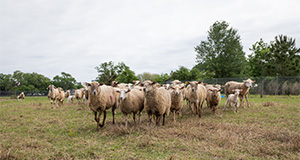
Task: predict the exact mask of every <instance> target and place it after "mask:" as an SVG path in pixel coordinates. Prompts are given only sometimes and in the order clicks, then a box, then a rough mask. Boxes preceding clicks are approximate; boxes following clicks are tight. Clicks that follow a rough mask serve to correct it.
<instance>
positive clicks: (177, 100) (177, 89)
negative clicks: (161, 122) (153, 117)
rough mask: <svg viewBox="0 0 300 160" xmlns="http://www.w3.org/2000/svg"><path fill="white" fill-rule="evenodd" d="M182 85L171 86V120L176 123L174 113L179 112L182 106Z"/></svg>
mask: <svg viewBox="0 0 300 160" xmlns="http://www.w3.org/2000/svg"><path fill="white" fill-rule="evenodd" d="M183 89H184V86H179V85H176V86H174V87H173V86H171V108H170V111H171V112H172V113H173V121H174V123H176V114H179V113H180V111H181V109H182V107H183V93H182V91H183Z"/></svg>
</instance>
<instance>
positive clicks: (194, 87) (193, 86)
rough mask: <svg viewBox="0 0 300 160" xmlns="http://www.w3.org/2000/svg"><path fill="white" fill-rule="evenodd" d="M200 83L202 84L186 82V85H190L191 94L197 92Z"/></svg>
mask: <svg viewBox="0 0 300 160" xmlns="http://www.w3.org/2000/svg"><path fill="white" fill-rule="evenodd" d="M201 83H202V81H199V82H188V84H190V85H191V89H192V92H194V91H195V90H197V88H198V84H201Z"/></svg>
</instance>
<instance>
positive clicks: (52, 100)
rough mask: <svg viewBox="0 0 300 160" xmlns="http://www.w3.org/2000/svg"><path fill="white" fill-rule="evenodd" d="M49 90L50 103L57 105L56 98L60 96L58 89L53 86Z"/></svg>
mask: <svg viewBox="0 0 300 160" xmlns="http://www.w3.org/2000/svg"><path fill="white" fill-rule="evenodd" d="M48 89H49V93H48V98H49V100H50V103H51V104H52V103H53V104H55V101H56V97H57V96H58V94H59V92H58V89H57V88H56V87H55V86H54V85H52V84H51V85H49V86H48Z"/></svg>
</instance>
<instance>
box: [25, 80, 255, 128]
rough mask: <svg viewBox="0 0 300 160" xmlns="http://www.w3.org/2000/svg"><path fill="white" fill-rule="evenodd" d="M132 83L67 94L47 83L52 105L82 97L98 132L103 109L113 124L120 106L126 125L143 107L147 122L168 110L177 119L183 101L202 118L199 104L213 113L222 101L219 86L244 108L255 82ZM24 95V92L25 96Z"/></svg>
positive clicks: (234, 104) (229, 101)
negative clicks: (108, 114) (130, 116)
mask: <svg viewBox="0 0 300 160" xmlns="http://www.w3.org/2000/svg"><path fill="white" fill-rule="evenodd" d="M134 82H135V84H131V83H129V84H125V83H120V84H119V83H118V82H116V81H113V82H112V84H111V86H108V85H105V84H103V83H98V82H92V83H85V88H81V89H78V90H76V91H75V94H74V95H70V91H69V90H68V91H67V92H66V93H65V92H64V91H63V89H62V88H61V87H58V88H56V87H55V86H54V85H49V87H48V89H49V93H48V98H49V99H50V102H51V104H52V103H54V104H55V101H56V102H57V105H62V104H63V101H64V99H65V97H67V100H68V102H70V103H73V100H74V99H77V103H78V102H79V101H80V100H81V99H82V100H83V101H84V102H85V104H86V105H87V106H88V107H89V108H90V109H91V110H92V111H93V112H94V116H95V121H96V122H97V131H98V130H99V127H103V126H104V124H105V119H106V110H108V109H112V116H113V124H114V123H115V110H116V109H117V108H120V110H121V111H122V113H123V114H124V116H125V127H126V128H127V124H128V119H127V115H128V114H133V120H134V123H136V119H135V117H136V114H137V115H138V123H140V115H141V112H142V111H143V110H145V112H146V113H147V115H148V119H149V125H151V123H152V118H154V119H155V121H156V125H160V123H161V119H162V125H164V124H165V119H166V116H167V115H169V113H170V112H172V114H173V121H174V122H176V115H179V114H180V112H181V109H182V107H183V102H184V101H186V103H187V105H188V106H189V108H190V109H191V110H192V113H193V115H198V116H199V117H201V113H202V107H203V103H204V101H206V104H207V107H209V108H211V109H212V111H213V112H214V113H215V111H216V108H217V106H218V105H219V103H220V100H221V93H220V92H221V91H222V88H224V90H225V94H226V104H225V107H224V110H225V108H226V106H227V105H230V106H232V108H233V111H234V113H236V112H237V107H239V99H240V102H241V105H242V106H243V107H244V98H245V99H246V101H247V105H248V107H250V105H249V102H248V92H249V89H250V88H251V87H252V84H253V83H254V82H255V81H253V80H251V79H247V80H244V81H243V82H234V81H230V82H227V83H226V84H225V86H221V85H208V84H205V83H202V81H199V82H197V81H192V82H186V83H182V82H181V81H179V80H174V81H172V83H171V84H165V85H160V84H158V83H157V82H152V81H149V80H147V81H144V82H141V81H134ZM24 96H25V95H24ZM102 113H103V121H102V123H100V116H101V115H102Z"/></svg>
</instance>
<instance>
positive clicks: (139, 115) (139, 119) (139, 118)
mask: <svg viewBox="0 0 300 160" xmlns="http://www.w3.org/2000/svg"><path fill="white" fill-rule="evenodd" d="M140 123H141V112H139V124H140Z"/></svg>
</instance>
